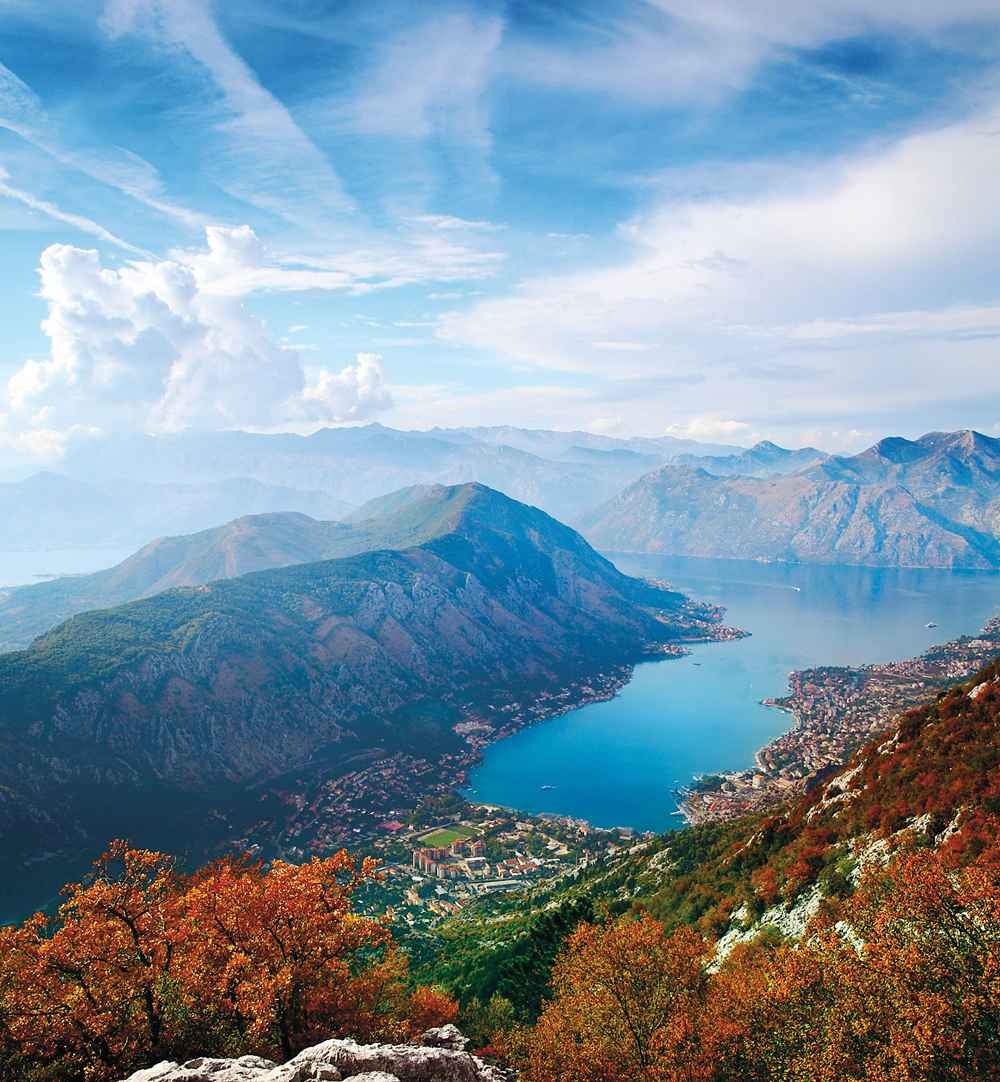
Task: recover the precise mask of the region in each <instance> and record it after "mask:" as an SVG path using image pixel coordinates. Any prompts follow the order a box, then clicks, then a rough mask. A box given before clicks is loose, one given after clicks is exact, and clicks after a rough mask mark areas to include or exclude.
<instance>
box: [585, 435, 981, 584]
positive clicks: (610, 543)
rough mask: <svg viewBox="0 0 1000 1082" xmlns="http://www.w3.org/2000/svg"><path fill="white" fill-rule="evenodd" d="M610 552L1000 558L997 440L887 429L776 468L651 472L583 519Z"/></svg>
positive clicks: (886, 562) (894, 560) (906, 561)
mask: <svg viewBox="0 0 1000 1082" xmlns="http://www.w3.org/2000/svg"><path fill="white" fill-rule="evenodd" d="M581 527H582V529H583V530H584V532H585V533H586V535H587V536H588V537H589V538H590V539H591V540H592V541H593V542H594V543H595V544H597V545H599V546H600V547H601V548H602V549H604V550H605V551H622V552H626V551H640V552H662V553H665V554H666V553H670V554H673V555H685V556H713V557H725V558H734V559H765V560H785V561H792V562H796V561H817V562H822V563H848V564H866V565H871V566H898V567H958V568H970V569H994V568H997V567H1000V440H997V439H993V438H992V437H989V436H985V435H983V434H982V433H975V432H971V431H964V432H957V433H928V434H927V435H926V436H923V437H921V438H920V439H919V440H904V439H902V438H901V437H889V438H887V439H885V440H882V441H880V442H879V443H877V444H875V445H873V446H872V447H870V448H868V449H867V450H866V451H863V452H861V453H860V454H858V455H853V456H849V457H843V456H840V457H838V456H831V457H829V458H826V459H825V460H824V461H822V462H820V463H817V464H814V465H812V466H808V467H807V468H805V469H802V470H799V471H797V472H794V473H791V474H786V475H784V476H781V477H767V478H764V477H750V476H730V477H718V476H715V475H713V474H711V473H710V472H709V471H708V470H707V469H705V468H704V467H701V466H694V465H666V466H662V467H660V468H659V469H657V470H655V471H653V472H652V473H649V474H646V475H645V476H644V477H642V478H640V479H639V480H638V481H636V482H634V483H633V484H632V485H630V486H629V487H628V488H626V489H625V490H624V491H623V492H622V493H620V494H619V495H618V496H617V497H615V498H613V499H612V500H611V501H609V502H608V503H607V504H605V505H603V506H602V507H599V508H597V509H596V510H594V511H593V512H591V513H590V514H588V515H586V516H584V517H583V518H582V520H581Z"/></svg>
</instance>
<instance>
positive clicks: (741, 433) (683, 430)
mask: <svg viewBox="0 0 1000 1082" xmlns="http://www.w3.org/2000/svg"><path fill="white" fill-rule="evenodd" d="M664 434H665V435H667V436H677V437H679V438H681V439H688V440H736V441H742V442H746V440H747V439H749V438H750V436H751V435H752V432H751V426H750V425H749V424H747V422H746V421H734V420H731V419H729V418H725V417H710V416H701V417H691V418H689V419H688V420H687V421H685V422H684V423H683V424H673V425H667V427H666V428H665V429H664Z"/></svg>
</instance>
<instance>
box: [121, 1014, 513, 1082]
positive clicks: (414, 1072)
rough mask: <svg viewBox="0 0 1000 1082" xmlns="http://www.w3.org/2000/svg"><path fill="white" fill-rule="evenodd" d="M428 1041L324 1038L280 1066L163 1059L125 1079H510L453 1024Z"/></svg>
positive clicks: (247, 1060) (250, 1059) (244, 1059)
mask: <svg viewBox="0 0 1000 1082" xmlns="http://www.w3.org/2000/svg"><path fill="white" fill-rule="evenodd" d="M425 1041H426V1043H425V1044H424V1045H412V1044H367V1045H365V1044H358V1043H357V1042H356V1041H352V1040H341V1039H335V1040H329V1041H323V1042H322V1043H321V1044H317V1045H314V1046H313V1047H312V1048H306V1049H305V1050H304V1051H302V1052H300V1053H299V1054H298V1055H297V1056H295V1057H294V1059H290V1060H289V1061H288V1062H287V1063H283V1064H281V1065H280V1066H279V1065H277V1064H275V1063H272V1062H271V1061H270V1060H266V1059H261V1058H260V1057H258V1056H241V1057H240V1058H239V1059H209V1058H202V1059H192V1060H188V1061H187V1062H186V1063H183V1064H179V1063H173V1062H169V1061H164V1062H163V1063H158V1064H157V1065H156V1066H155V1067H147V1068H146V1069H145V1070H142V1071H136V1072H135V1073H134V1074H132V1075H130V1076H129V1077H128V1078H127V1079H125V1080H124V1082H348V1080H350V1082H511V1078H512V1076H511V1075H510V1073H509V1072H507V1071H504V1070H502V1069H501V1068H499V1067H491V1066H490V1065H489V1064H487V1063H484V1062H483V1061H482V1060H481V1059H479V1058H478V1057H477V1056H473V1055H472V1054H471V1053H469V1052H467V1051H466V1048H467V1047H468V1044H469V1041H468V1039H467V1038H466V1037H464V1036H463V1035H462V1033H461V1032H459V1030H458V1029H456V1028H455V1027H454V1026H451V1025H448V1026H440V1027H438V1028H436V1029H432V1030H428V1031H427V1033H426V1034H425Z"/></svg>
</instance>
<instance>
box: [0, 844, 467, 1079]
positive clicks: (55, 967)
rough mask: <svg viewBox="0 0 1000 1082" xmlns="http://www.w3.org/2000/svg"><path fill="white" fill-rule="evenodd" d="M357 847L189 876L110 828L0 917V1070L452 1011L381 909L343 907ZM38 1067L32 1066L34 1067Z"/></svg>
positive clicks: (96, 1065)
mask: <svg viewBox="0 0 1000 1082" xmlns="http://www.w3.org/2000/svg"><path fill="white" fill-rule="evenodd" d="M374 875H375V869H374V866H373V864H372V863H371V862H370V861H364V862H362V863H360V864H357V863H355V862H354V861H353V860H352V859H351V858H350V857H348V856H347V854H346V853H343V852H341V853H338V854H336V855H335V856H332V857H329V858H327V859H325V860H319V859H314V860H312V861H310V862H309V863H306V864H302V865H292V864H285V863H282V862H277V863H275V864H274V865H273V866H272V867H271V868H270V870H267V871H265V870H264V869H263V868H262V866H261V865H259V864H252V863H248V862H245V861H240V860H223V861H218V862H216V863H214V864H211V865H209V866H208V867H206V868H204V869H203V870H201V871H200V872H198V873H197V874H196V875H194V876H193V877H190V878H189V877H184V876H181V875H179V874H178V872H177V870H176V868H175V867H174V864H173V862H172V861H171V859H170V858H169V857H166V856H165V855H163V854H161V853H152V852H148V851H146V850H141V849H134V848H131V847H130V846H129V845H127V843H125V842H115V843H113V844H112V846H111V847H110V848H109V850H108V852H107V853H105V854H104V855H103V856H102V857H101V858H100V859H99V860H98V861H97V862H96V864H95V868H94V872H93V874H92V875H91V876H90V877H89V878H88V879H87V880H86V881H84V882H82V883H77V884H73V885H71V886H69V887H67V888H66V890H65V891H64V893H65V897H66V900H65V901H64V902H63V904H62V906H61V907H60V909H59V913H58V916H57V918H56V919H55V920H53V921H49V920H47V919H46V918H45V917H43V916H42V915H41V914H38V915H36V916H34V917H32V918H31V919H29V920H28V921H26V922H25V923H24V924H23V925H21V926H20V927H10V928H3V929H0V1074H2V1076H3V1077H4V1078H5V1079H7V1078H14V1077H18V1072H20V1075H21V1076H23V1077H25V1078H29V1077H34V1076H35V1075H33V1074H32V1072H33V1071H35V1070H36V1067H37V1065H39V1064H55V1065H56V1073H55V1074H53V1075H51V1076H48V1075H46V1076H44V1077H53V1078H59V1079H66V1080H70V1079H74V1078H80V1079H84V1078H85V1079H88V1080H89V1079H95V1080H96V1079H105V1078H114V1077H120V1076H121V1075H122V1074H125V1073H128V1071H129V1070H132V1069H134V1068H135V1067H136V1066H142V1065H144V1064H148V1063H152V1062H155V1061H156V1060H158V1059H162V1058H165V1057H168V1056H169V1057H173V1058H178V1057H179V1058H186V1056H187V1055H192V1054H196V1053H204V1052H206V1051H213V1052H216V1053H226V1052H233V1053H245V1052H248V1051H254V1052H258V1053H261V1054H268V1055H272V1056H276V1057H279V1058H287V1057H289V1056H291V1055H293V1054H294V1053H295V1052H296V1051H298V1050H299V1049H300V1048H302V1047H305V1046H306V1045H307V1044H309V1043H310V1042H311V1041H314V1040H318V1039H323V1038H326V1037H330V1036H335V1035H338V1034H341V1035H347V1034H349V1035H351V1036H355V1037H358V1038H359V1039H370V1038H375V1037H398V1038H402V1037H406V1036H409V1035H411V1034H412V1033H413V1032H415V1030H416V1029H417V1028H418V1027H419V1028H426V1027H427V1026H429V1025H435V1024H440V1023H441V1022H443V1021H447V1020H449V1019H450V1018H451V1017H453V1016H454V1013H455V1011H456V1009H457V1008H456V1005H455V1004H454V1003H453V1002H452V1001H451V1000H450V999H449V998H448V997H447V996H444V995H443V994H442V993H440V992H437V991H436V990H434V989H417V990H416V991H411V990H410V988H409V982H408V974H407V966H406V959H405V957H404V956H403V955H402V954H400V952H399V951H398V950H397V949H396V948H395V947H394V945H393V943H392V940H391V936H390V934H389V931H388V929H387V928H386V926H385V924H384V923H383V922H381V921H376V920H373V919H370V918H367V917H363V916H360V915H359V914H357V913H356V912H354V910H353V907H352V896H353V894H354V893H355V892H356V891H357V889H358V888H359V887H360V886H361V885H362V884H363V883H365V882H367V881H369V880H370V879H372V878H373V877H374ZM38 1077H43V1076H42V1075H38Z"/></svg>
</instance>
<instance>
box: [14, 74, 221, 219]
mask: <svg viewBox="0 0 1000 1082" xmlns="http://www.w3.org/2000/svg"><path fill="white" fill-rule="evenodd" d="M0 128H6V129H7V130H8V131H11V132H13V133H14V134H15V135H18V136H20V137H21V138H22V139H24V140H25V141H26V142H28V143H30V144H32V145H33V146H35V147H37V148H38V149H39V150H41V151H43V152H44V153H45V154H47V155H49V157H51V158H53V159H54V160H55V161H57V162H59V163H60V164H61V165H63V166H66V167H68V168H70V169H73V170H76V171H78V172H80V173H83V174H85V175H86V176H89V177H91V178H92V179H94V180H97V181H99V182H100V183H102V184H107V185H109V186H110V187H113V188H116V189H118V190H119V191H121V192H123V193H124V194H125V195H127V196H129V197H130V198H131V199H134V200H136V201H137V202H139V203H142V204H143V205H145V206H147V207H149V208H150V209H152V210H155V211H157V212H158V213H160V214H163V215H165V216H166V217H168V218H170V219H173V220H174V221H177V222H180V223H181V224H182V225H185V226H188V227H189V228H201V227H203V226H204V225H205V224H206V219H205V218H204V217H203V216H202V215H200V214H198V213H196V212H194V211H192V210H189V209H188V208H187V207H184V206H181V205H180V204H178V203H176V202H174V201H172V200H170V199H168V198H167V196H166V194H165V192H164V187H163V182H162V180H161V178H160V176H159V174H158V173H157V171H156V169H155V168H154V167H153V166H152V165H150V164H149V162H146V161H144V160H143V159H142V158H140V157H139V156H138V155H136V154H133V153H131V152H130V151H128V150H124V149H122V148H120V147H107V146H100V147H94V146H79V145H73V144H72V143H69V142H67V139H66V136H65V135H64V134H63V133H62V132H60V131H59V130H58V128H57V126H56V125H55V124H54V123H53V121H52V120H51V118H50V117H49V116H48V114H47V113H46V111H45V108H44V107H43V105H42V103H41V101H40V100H39V98H38V95H37V94H35V92H34V91H33V90H32V89H31V87H29V86H28V84H27V83H25V82H24V80H22V79H20V78H19V77H18V76H17V75H16V74H15V73H14V72H13V71H11V70H10V68H8V67H6V66H5V65H4V64H2V63H0Z"/></svg>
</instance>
